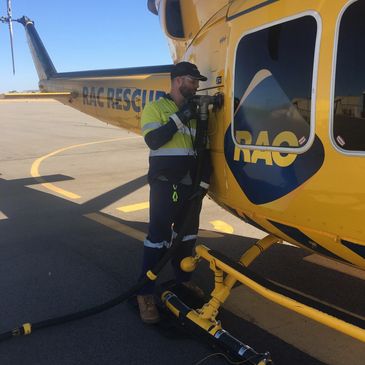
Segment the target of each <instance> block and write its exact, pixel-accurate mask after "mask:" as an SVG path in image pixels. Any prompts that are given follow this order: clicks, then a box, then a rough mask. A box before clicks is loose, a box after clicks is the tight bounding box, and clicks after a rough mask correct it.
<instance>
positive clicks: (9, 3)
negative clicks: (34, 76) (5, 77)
mask: <svg viewBox="0 0 365 365" xmlns="http://www.w3.org/2000/svg"><path fill="white" fill-rule="evenodd" d="M11 16H12V14H11V0H8V24H9V35H10V47H11V60H12V62H13V75H15V62H14V44H13V20H12V18H11Z"/></svg>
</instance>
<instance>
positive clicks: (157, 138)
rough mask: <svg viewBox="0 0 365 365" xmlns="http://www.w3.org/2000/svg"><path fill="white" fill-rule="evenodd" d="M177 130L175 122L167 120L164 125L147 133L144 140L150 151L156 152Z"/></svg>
mask: <svg viewBox="0 0 365 365" xmlns="http://www.w3.org/2000/svg"><path fill="white" fill-rule="evenodd" d="M177 129H178V128H177V126H176V124H175V122H174V121H173V120H172V119H169V121H168V122H167V123H166V124H165V125H163V126H161V127H158V128H156V129H153V130H151V131H149V132H148V133H147V134H146V135H145V137H144V140H145V142H146V144H147V146H148V147H149V148H150V149H151V150H157V149H159V148H160V147H161V146H163V145H164V144H166V143H167V142H168V141H169V140H170V139H171V138H172V137H173V135H174V134H175V133H176V131H177Z"/></svg>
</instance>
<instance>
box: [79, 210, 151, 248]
mask: <svg viewBox="0 0 365 365" xmlns="http://www.w3.org/2000/svg"><path fill="white" fill-rule="evenodd" d="M85 217H87V218H89V219H91V220H93V221H94V222H98V223H100V224H103V225H104V226H107V227H109V228H111V229H113V230H114V231H117V232H120V233H123V234H125V235H127V236H129V237H132V238H135V239H136V240H138V241H141V242H143V241H144V239H145V238H146V233H145V232H142V231H139V230H138V229H135V228H132V227H129V226H127V225H126V224H123V223H120V222H118V221H116V220H114V219H112V218H109V217H107V216H105V215H103V214H100V213H88V214H85Z"/></svg>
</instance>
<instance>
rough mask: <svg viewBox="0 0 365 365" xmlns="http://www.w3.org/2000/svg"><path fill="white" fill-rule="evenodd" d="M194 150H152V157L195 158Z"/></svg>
mask: <svg viewBox="0 0 365 365" xmlns="http://www.w3.org/2000/svg"><path fill="white" fill-rule="evenodd" d="M194 154H195V153H194V150H193V149H192V148H159V149H158V150H150V157H154V156H194Z"/></svg>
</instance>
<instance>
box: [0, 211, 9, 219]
mask: <svg viewBox="0 0 365 365" xmlns="http://www.w3.org/2000/svg"><path fill="white" fill-rule="evenodd" d="M5 219H8V216H7V215H6V214H5V213H4V212H2V211H1V210H0V221H1V220H5Z"/></svg>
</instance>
